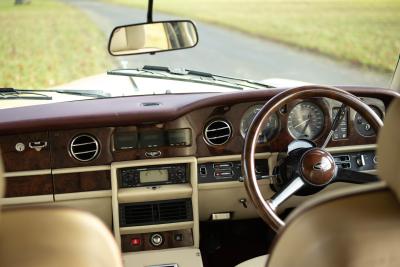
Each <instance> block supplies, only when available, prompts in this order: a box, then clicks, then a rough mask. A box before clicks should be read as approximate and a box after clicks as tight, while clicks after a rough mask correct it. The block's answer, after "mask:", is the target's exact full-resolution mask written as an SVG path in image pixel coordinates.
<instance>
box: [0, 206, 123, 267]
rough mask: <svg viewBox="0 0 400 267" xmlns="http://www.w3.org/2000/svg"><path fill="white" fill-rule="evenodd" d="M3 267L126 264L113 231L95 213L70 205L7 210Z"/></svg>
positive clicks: (1, 240) (1, 239)
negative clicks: (123, 261) (78, 209)
mask: <svg viewBox="0 0 400 267" xmlns="http://www.w3.org/2000/svg"><path fill="white" fill-rule="evenodd" d="M0 266H7V267H12V266H16V267H17V266H26V267H28V266H29V267H31V266H32V267H33V266H35V267H36V266H37V267H39V266H40V267H47V266H49V267H50V266H59V267H67V266H86V267H89V266H93V267H95V266H96V267H101V266H104V267H106V266H113V267H120V266H122V260H121V254H120V251H119V249H118V247H117V245H116V243H115V240H114V238H113V236H112V235H111V233H110V232H109V230H108V229H107V228H106V227H105V225H104V224H103V223H101V222H100V220H99V219H97V218H96V217H94V216H93V215H91V214H89V213H85V212H81V211H77V210H72V209H67V208H47V207H46V208H30V209H27V208H17V209H12V210H6V211H4V212H3V217H2V222H1V232H0Z"/></svg>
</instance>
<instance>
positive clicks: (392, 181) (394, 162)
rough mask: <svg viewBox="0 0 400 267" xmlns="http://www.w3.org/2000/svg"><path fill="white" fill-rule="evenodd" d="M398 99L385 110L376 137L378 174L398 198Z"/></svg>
mask: <svg viewBox="0 0 400 267" xmlns="http://www.w3.org/2000/svg"><path fill="white" fill-rule="evenodd" d="M399 126H400V99H397V100H395V101H393V103H392V104H391V105H390V107H389V108H388V110H387V113H386V117H385V125H384V127H383V129H382V130H381V132H380V134H379V138H378V175H379V177H380V178H381V179H382V180H384V181H386V183H387V184H388V186H389V187H390V189H391V190H393V192H394V193H395V194H396V195H397V198H399V199H400V133H399Z"/></svg>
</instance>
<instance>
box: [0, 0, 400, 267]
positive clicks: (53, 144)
mask: <svg viewBox="0 0 400 267" xmlns="http://www.w3.org/2000/svg"><path fill="white" fill-rule="evenodd" d="M151 2H152V1H151ZM149 12H150V13H149V14H150V15H149V17H151V12H152V11H151V10H149ZM154 23H156V24H157V23H161V24H162V27H149V28H147V30H146V25H152V24H154ZM181 23H184V24H182V25H181V24H180V21H170V22H168V21H162V22H153V21H152V19H150V20H149V21H148V22H147V23H140V24H132V25H124V26H119V27H117V28H115V30H114V31H113V32H112V34H111V37H110V40H109V43H108V45H109V52H110V54H114V55H130V54H142V53H154V52H155V51H159V50H177V49H183V48H188V47H193V46H195V45H196V44H197V42H198V39H199V37H198V33H197V32H196V29H195V25H194V24H193V23H192V22H191V21H187V20H183V21H181ZM152 30H154V31H166V32H170V33H171V32H172V33H173V34H172V35H173V36H174V37H173V38H172V37H168V38H166V39H167V40H168V45H167V46H165V45H162V44H160V45H152V44H149V43H148V42H147V41H146V38H147V37H148V34H149V32H151V31H152ZM170 33H163V34H167V36H171V34H170ZM146 36H147V37H146ZM178 36H179V38H178ZM185 36H186V37H185ZM182 40H183V41H182ZM146 44H148V45H146ZM166 47H167V48H166ZM189 86H190V84H189ZM396 89H397V90H398V89H400V70H399V68H398V69H397V70H396V72H395V74H394V77H393V82H392V89H388V88H378V87H376V88H372V87H362V86H323V85H314V84H308V85H300V86H291V87H275V88H267V89H260V90H243V91H228V92H203V93H176V94H168V93H166V94H149V95H132V96H123V97H122V96H120V97H110V98H97V99H82V100H79V101H65V102H59V103H50V104H45V105H23V106H19V107H14V108H4V109H0V149H1V160H0V161H1V162H2V164H0V195H1V202H0V204H1V212H0V266H9V267H12V266H35V267H36V266H37V267H38V266H41V267H46V266H61V267H64V266H65V267H66V266H93V267H94V266H115V267H118V266H125V267H135V266H138V267H186V266H187V267H202V266H210V267H212V266H219V267H224V266H237V267H251V266H252V267H253V266H254V267H258V266H260V267H261V266H263V267H264V266H269V267H288V266H299V267H302V266H319V267H331V266H332V267H333V266H356V267H364V266H400V253H399V252H398V248H399V247H400V203H399V201H400V166H399V158H400V135H399V133H398V132H397V131H398V126H399V125H400V99H399V93H398V92H397V91H396ZM10 101H11V100H10ZM18 101H31V100H29V99H27V100H18ZM8 103H10V102H8ZM398 157H399V158H398Z"/></svg>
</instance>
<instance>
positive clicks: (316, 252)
mask: <svg viewBox="0 0 400 267" xmlns="http://www.w3.org/2000/svg"><path fill="white" fill-rule="evenodd" d="M399 125H400V99H396V100H395V101H394V102H393V103H392V104H391V106H390V107H389V109H388V111H387V114H386V118H385V126H384V127H383V128H382V129H381V131H380V134H379V138H378V158H379V165H378V174H379V177H380V178H381V180H383V181H382V182H379V183H375V184H369V185H365V186H362V187H360V188H358V189H356V190H354V189H351V190H348V189H347V190H342V191H337V192H332V193H331V194H330V195H326V196H323V197H320V198H316V199H313V200H312V201H310V202H308V203H305V204H304V205H302V206H301V207H299V208H298V209H296V210H295V212H294V213H293V214H291V216H290V217H289V218H288V219H287V221H286V226H285V227H283V229H281V230H280V231H279V232H278V234H277V237H276V240H275V242H274V244H273V246H272V249H271V254H270V255H269V256H268V260H267V258H266V256H264V258H254V259H251V260H249V261H246V262H244V263H242V264H240V265H238V266H240V267H245V266H249V267H250V266H253V267H257V266H268V267H296V266H298V267H303V266H304V267H305V266H307V267H310V266H318V267H337V266H346V267H365V266H369V267H374V266H385V267H389V266H400V202H399V201H400V135H399V133H398V129H399V128H398V127H399Z"/></svg>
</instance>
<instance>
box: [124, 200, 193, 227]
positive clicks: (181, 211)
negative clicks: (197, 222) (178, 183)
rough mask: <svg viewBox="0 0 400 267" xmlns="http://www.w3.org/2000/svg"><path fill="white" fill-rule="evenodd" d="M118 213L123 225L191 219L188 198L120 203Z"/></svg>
mask: <svg viewBox="0 0 400 267" xmlns="http://www.w3.org/2000/svg"><path fill="white" fill-rule="evenodd" d="M119 215H120V224H121V226H123V227H124V226H137V225H149V224H163V223H174V222H183V221H191V220H193V213H192V202H191V200H190V199H182V200H168V201H157V202H147V203H137V204H121V205H120V206H119Z"/></svg>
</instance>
